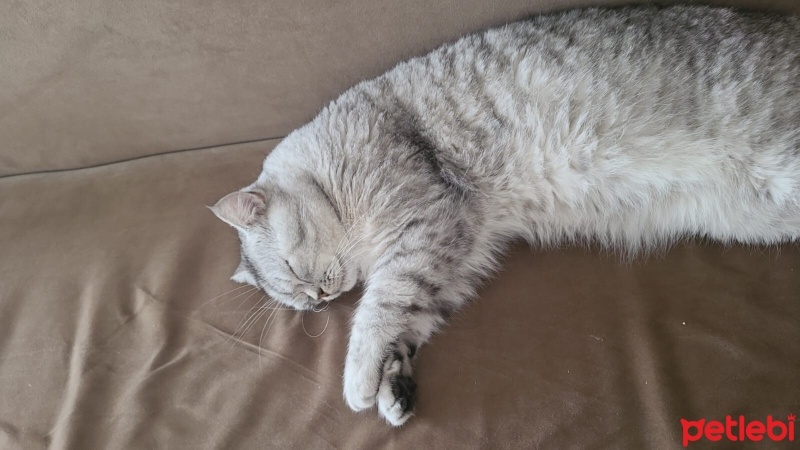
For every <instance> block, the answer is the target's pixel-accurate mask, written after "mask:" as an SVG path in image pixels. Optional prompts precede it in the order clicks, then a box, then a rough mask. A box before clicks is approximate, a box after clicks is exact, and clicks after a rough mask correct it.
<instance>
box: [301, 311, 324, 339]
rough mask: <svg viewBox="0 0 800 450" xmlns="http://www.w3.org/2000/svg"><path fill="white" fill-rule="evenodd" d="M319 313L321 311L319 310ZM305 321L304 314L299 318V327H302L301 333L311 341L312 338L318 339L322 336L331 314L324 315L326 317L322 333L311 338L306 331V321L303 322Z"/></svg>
mask: <svg viewBox="0 0 800 450" xmlns="http://www.w3.org/2000/svg"><path fill="white" fill-rule="evenodd" d="M320 311H323V310H320ZM305 319H306V315H305V313H304V314H303V315H302V316H301V317H300V325H302V327H303V332H304V333H305V334H306V336H308V337H310V338H312V339H313V338H318V337H320V336H322V334H323V333H325V330H327V329H328V324H329V323H330V321H331V313H328V314H327V315H326V317H325V327H324V328H323V329H322V331H320V332H319V334H316V335H313V336H312V335H311V334H310V333H309V332H308V330H306V321H305Z"/></svg>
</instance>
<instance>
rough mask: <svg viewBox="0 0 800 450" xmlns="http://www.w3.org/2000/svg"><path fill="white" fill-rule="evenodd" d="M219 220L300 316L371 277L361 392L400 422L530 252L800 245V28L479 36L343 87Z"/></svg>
mask: <svg viewBox="0 0 800 450" xmlns="http://www.w3.org/2000/svg"><path fill="white" fill-rule="evenodd" d="M212 210H213V211H214V213H215V214H216V215H217V216H218V217H219V218H220V219H222V220H224V221H225V222H227V223H228V224H230V225H232V226H233V227H235V228H236V230H237V231H238V233H239V237H240V240H241V258H242V260H241V264H240V266H239V268H238V269H237V271H236V273H235V275H234V277H233V279H234V280H236V281H238V282H243V283H250V284H252V285H253V286H257V287H258V288H260V289H262V290H264V291H265V292H266V293H267V294H269V296H271V297H272V298H273V299H275V300H277V301H280V302H282V303H284V304H285V305H288V306H290V307H293V308H296V309H300V310H306V309H312V308H315V307H318V306H320V305H324V304H325V302H329V301H331V300H334V299H335V298H337V297H338V296H339V295H341V294H342V293H343V292H346V291H349V290H351V289H352V288H353V287H354V286H355V285H356V284H357V283H359V282H363V283H364V295H363V297H362V298H361V300H360V302H359V303H358V306H357V309H356V311H355V313H354V317H353V319H352V333H351V335H350V342H349V348H348V354H347V359H346V363H345V370H344V397H345V399H346V401H347V403H348V405H349V406H350V407H351V408H352V409H353V410H356V411H358V410H362V409H365V408H369V407H371V406H373V405H375V404H377V406H378V411H379V413H380V414H381V415H382V416H383V417H384V418H385V419H386V420H387V421H388V422H389V423H391V424H392V425H401V424H403V423H404V422H405V421H406V420H407V419H408V418H409V417H410V416H411V414H412V413H413V408H414V399H415V390H416V385H415V382H414V379H413V373H412V372H413V370H412V369H413V363H412V362H413V360H414V357H415V355H416V354H417V350H418V349H419V348H420V346H421V345H422V344H424V343H425V342H426V341H427V340H428V339H429V338H430V337H431V334H432V333H434V332H435V331H437V330H438V329H440V328H441V327H442V326H443V325H444V324H445V322H446V321H447V319H448V317H450V316H451V315H452V314H453V313H454V312H455V311H457V310H458V309H459V308H461V307H462V306H464V305H465V303H466V302H467V301H468V300H469V299H470V298H471V297H472V296H473V295H474V294H475V292H476V286H477V285H478V284H479V282H480V281H481V280H482V279H484V278H485V277H486V276H487V274H489V273H490V272H491V271H492V270H493V269H494V268H495V267H496V259H497V256H498V255H499V254H500V252H502V251H503V249H504V247H505V246H506V244H507V243H508V242H509V241H511V240H514V239H518V238H523V239H526V240H528V241H529V242H531V243H534V244H537V245H551V244H554V243H563V242H580V241H584V242H585V241H591V242H598V243H600V244H601V245H605V246H607V247H609V248H612V249H616V250H620V251H623V252H625V253H628V254H636V253H637V252H640V251H646V250H647V249H651V248H653V247H654V246H663V245H666V244H669V243H670V242H673V241H675V240H676V239H678V238H680V237H682V236H692V235H694V236H704V237H707V238H711V239H715V240H718V241H721V242H725V243H733V242H740V243H751V244H774V243H779V242H785V241H792V240H798V238H800V18H798V17H779V16H771V15H764V14H755V13H742V12H737V11H734V10H730V9H721V8H708V7H667V8H657V7H627V8H619V9H587V10H579V11H572V12H566V13H559V14H553V15H546V16H540V17H536V18H533V19H531V20H529V21H525V22H520V23H515V24H512V25H507V26H504V27H501V28H496V29H492V30H489V31H486V32H483V33H480V34H475V35H471V36H468V37H465V38H463V39H461V40H459V41H457V42H455V43H453V44H450V45H445V46H443V47H441V48H439V49H438V50H435V51H433V52H432V53H430V54H428V55H427V56H424V57H420V58H415V59H412V60H410V61H408V62H406V63H403V64H400V65H398V66H397V67H395V68H394V69H393V70H391V71H389V72H388V73H386V74H384V75H383V76H380V77H378V78H376V79H373V80H369V81H365V82H362V83H360V84H358V85H357V86H355V87H353V88H352V89H350V90H349V91H347V92H345V93H344V94H343V95H342V96H341V97H339V98H338V99H337V100H335V101H334V102H332V103H331V104H330V105H328V106H327V107H326V108H325V109H324V110H323V111H322V112H321V113H320V114H319V115H318V116H317V117H316V118H315V119H314V120H313V121H311V122H310V123H309V124H307V125H305V126H303V127H302V128H300V129H298V130H296V131H294V132H293V133H291V134H290V135H289V136H287V137H286V139H285V140H283V141H282V142H281V143H280V145H278V146H277V147H276V148H275V150H274V151H273V152H272V153H270V154H269V156H268V157H267V158H266V160H265V161H264V165H263V170H262V172H261V174H260V176H259V177H258V179H257V181H256V182H255V183H253V184H252V185H250V186H248V187H246V188H244V189H242V190H241V191H238V192H234V193H232V194H229V195H227V196H225V197H224V198H222V199H221V200H220V201H219V202H218V203H217V204H216V205H215V206H213V207H212Z"/></svg>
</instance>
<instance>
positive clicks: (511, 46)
mask: <svg viewBox="0 0 800 450" xmlns="http://www.w3.org/2000/svg"><path fill="white" fill-rule="evenodd" d="M372 88H373V89H376V90H379V91H380V93H381V95H382V96H384V97H388V98H390V99H391V102H392V103H391V106H389V107H388V108H395V107H396V106H395V105H401V107H402V108H403V114H404V115H411V116H414V121H413V122H414V123H416V124H418V126H419V127H420V128H421V131H422V132H424V133H425V134H426V136H427V137H429V138H430V139H431V141H433V142H434V143H436V144H437V148H438V149H439V151H440V152H442V153H444V154H445V156H446V157H447V158H450V159H451V160H452V161H453V162H454V163H455V164H456V165H460V166H461V167H464V168H465V170H467V169H466V168H468V167H472V168H473V169H472V170H471V172H472V174H471V175H472V176H473V177H475V178H482V177H483V178H486V177H496V176H497V175H498V174H500V175H506V174H507V172H508V171H509V170H515V171H518V170H521V169H515V168H513V167H508V163H509V162H512V161H513V162H514V163H515V164H516V167H524V170H526V171H527V172H526V174H525V175H520V174H517V175H518V176H526V177H528V178H530V179H531V180H534V181H535V180H536V179H539V178H541V177H545V176H547V174H546V173H545V172H548V171H550V172H552V170H549V169H553V168H554V167H555V168H557V169H558V168H559V167H556V166H558V165H561V166H562V167H560V168H561V169H564V171H566V172H569V173H568V175H574V173H573V172H584V173H586V172H591V171H592V169H596V170H595V171H594V173H595V174H596V175H597V176H604V173H603V170H602V169H603V168H602V167H601V166H600V165H597V164H595V162H596V161H608V160H613V159H614V158H615V157H616V156H620V155H622V156H624V158H622V160H615V164H613V167H606V168H607V169H608V170H618V169H619V168H620V167H619V165H617V164H616V163H618V162H620V161H622V162H623V163H630V167H631V168H632V169H633V168H634V167H635V164H636V163H637V159H638V163H640V164H644V165H648V164H649V166H646V167H642V166H639V169H640V172H642V173H645V172H648V171H649V170H655V167H653V165H654V164H661V165H662V166H663V167H666V168H672V170H673V171H675V172H676V173H677V172H679V171H681V170H683V169H684V168H692V167H694V168H697V167H700V166H703V165H705V166H708V167H714V166H715V165H718V164H719V162H720V159H722V158H725V157H729V156H731V155H732V156H733V157H734V159H736V158H739V159H741V160H747V159H748V158H751V157H752V154H753V153H754V152H755V153H759V154H767V155H771V156H774V157H775V158H777V159H780V158H779V157H786V156H788V155H790V154H792V153H793V154H795V156H796V154H797V151H798V148H800V132H799V129H798V127H800V125H798V124H800V18H798V17H794V16H778V15H771V14H763V13H748V12H741V11H736V10H732V9H727V8H713V7H698V6H678V7H625V8H614V9H584V10H575V11H569V12H565V13H559V14H552V15H544V16H539V17H534V18H532V19H530V20H526V21H522V22H518V23H514V24H510V25H506V26H503V27H499V28H494V29H490V30H488V31H485V32H482V33H477V34H474V35H470V36H467V37H465V38H462V39H461V40H459V41H457V42H455V43H453V44H450V45H445V46H443V47H441V48H439V49H438V50H436V51H434V52H432V53H431V54H429V55H427V56H425V57H421V58H416V59H413V60H411V61H409V62H407V63H404V64H401V65H399V66H398V67H396V68H395V69H394V70H393V71H391V72H389V73H388V74H386V76H385V77H382V79H380V80H378V81H377V82H376V83H375V84H374V85H373V87H372ZM665 158H666V159H667V161H665ZM669 159H672V161H671V162H670V161H668V160H669ZM729 159H730V158H729ZM777 159H776V160H777ZM478 162H479V163H478ZM520 163H521V164H520ZM531 167H533V168H535V169H538V170H533V171H530V168H531ZM509 176H511V175H509ZM582 176H583V175H582ZM557 179H558V180H568V181H565V182H571V181H572V180H571V179H570V177H569V176H567V177H560V178H557ZM586 180H588V178H587V177H584V181H586ZM479 181H480V180H479Z"/></svg>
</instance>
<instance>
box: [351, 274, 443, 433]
mask: <svg viewBox="0 0 800 450" xmlns="http://www.w3.org/2000/svg"><path fill="white" fill-rule="evenodd" d="M376 275H377V276H375V277H372V278H371V279H370V282H369V285H368V287H367V290H366V292H365V294H364V297H363V298H362V299H361V302H360V303H359V306H358V308H357V310H356V313H355V317H354V319H353V329H352V332H351V335H350V345H349V348H348V352H347V360H346V362H345V373H344V395H345V399H346V400H347V403H348V405H349V406H350V408H352V409H353V410H355V411H360V410H362V409H365V408H369V407H371V406H373V405H375V404H376V403H377V404H378V410H379V412H380V413H381V415H382V416H383V417H384V418H385V419H386V420H387V421H388V422H389V423H391V424H392V425H402V424H403V423H404V422H405V421H406V420H408V418H409V417H411V415H412V414H413V408H414V401H415V399H416V382H415V381H414V378H413V360H414V357H415V356H416V353H417V350H418V349H419V347H420V346H421V345H422V344H424V343H425V342H427V340H428V339H429V338H430V336H431V335H432V334H433V333H434V332H435V331H436V330H437V329H438V328H439V327H440V326H441V325H443V324H444V323H445V320H446V318H447V316H449V315H450V314H451V313H452V312H453V311H454V310H455V309H456V308H457V307H458V306H459V305H458V304H457V303H458V302H447V301H445V300H444V299H443V298H441V297H439V294H440V291H441V290H442V288H441V287H439V286H438V285H437V284H436V282H435V281H432V280H430V279H429V277H428V276H425V275H422V274H420V273H418V272H416V271H415V272H399V273H397V272H395V273H392V274H376Z"/></svg>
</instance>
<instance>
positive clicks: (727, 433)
mask: <svg viewBox="0 0 800 450" xmlns="http://www.w3.org/2000/svg"><path fill="white" fill-rule="evenodd" d="M796 418H797V416H795V415H794V414H789V415H788V416H786V420H785V421H783V420H781V419H780V418H777V419H776V418H774V417H772V416H767V418H766V420H758V419H754V420H750V419H748V418H746V417H745V416H739V417H736V418H734V417H731V416H725V420H724V421H720V420H706V419H698V420H686V419H681V427H682V429H683V434H682V438H683V446H684V447H688V446H689V444H691V443H692V442H697V441H700V440H701V439H705V440H709V441H712V442H717V441H722V440H726V441H728V442H761V441H764V440H766V441H772V442H787V441H788V442H794V422H795V419H796Z"/></svg>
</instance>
